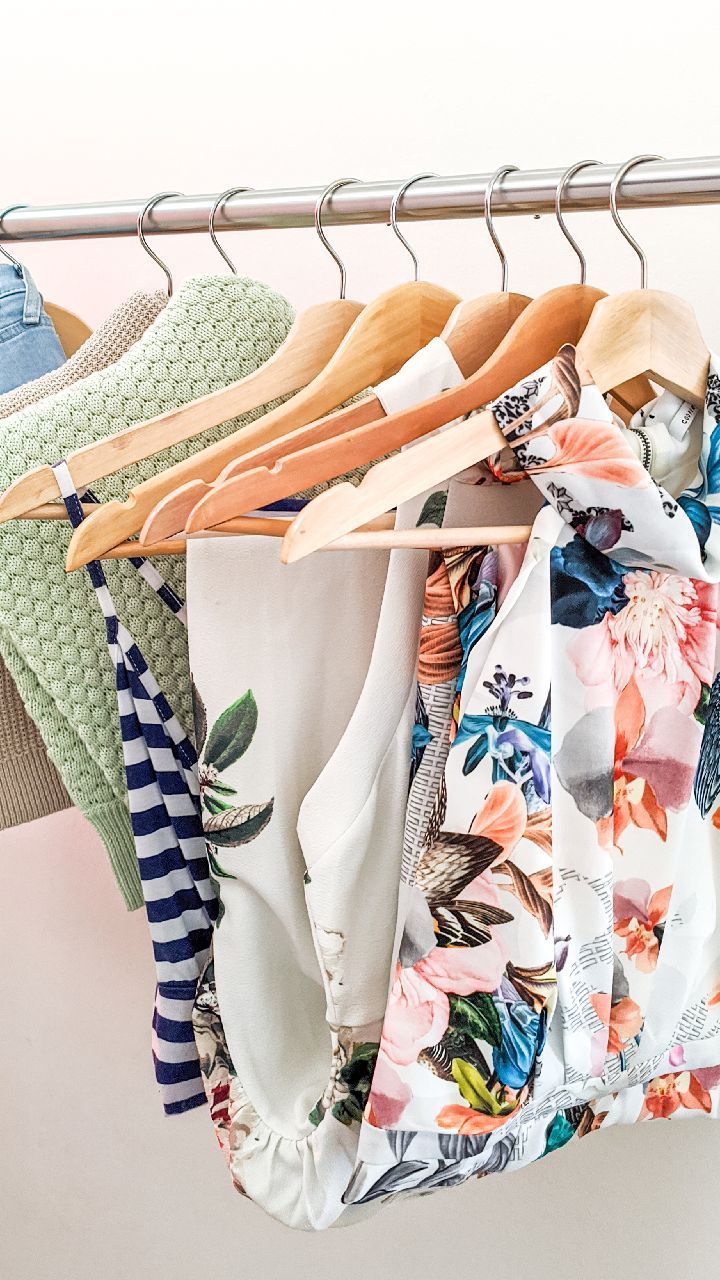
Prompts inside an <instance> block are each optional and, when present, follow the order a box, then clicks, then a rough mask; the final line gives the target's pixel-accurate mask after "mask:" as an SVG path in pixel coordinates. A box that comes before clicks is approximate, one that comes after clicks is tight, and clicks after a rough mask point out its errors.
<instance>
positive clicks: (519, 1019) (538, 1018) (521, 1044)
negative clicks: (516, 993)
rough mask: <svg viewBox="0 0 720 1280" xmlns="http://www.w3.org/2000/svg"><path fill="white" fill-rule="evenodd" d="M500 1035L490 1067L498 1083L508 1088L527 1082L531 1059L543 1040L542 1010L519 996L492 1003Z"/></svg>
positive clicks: (521, 1085) (520, 1085)
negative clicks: (537, 1009) (506, 1001)
mask: <svg viewBox="0 0 720 1280" xmlns="http://www.w3.org/2000/svg"><path fill="white" fill-rule="evenodd" d="M495 1007H496V1009H497V1012H498V1016H499V1018H500V1026H501V1028H502V1039H501V1042H500V1048H499V1049H496V1050H495V1051H494V1052H493V1071H494V1073H495V1075H496V1076H497V1078H498V1080H499V1081H500V1083H501V1084H504V1085H507V1087H508V1088H509V1089H522V1087H523V1085H525V1084H527V1082H528V1080H529V1078H530V1073H531V1072H532V1069H533V1066H534V1064H535V1060H536V1058H537V1057H538V1055H539V1054H540V1053H542V1049H543V1045H544V1043H545V1030H546V1019H545V1013H544V1011H543V1013H542V1014H539V1013H536V1012H535V1010H534V1009H531V1008H530V1005H529V1004H525V1002H524V1001H523V1000H517V1001H515V1002H514V1003H510V1004H507V1003H505V1002H504V1001H498V1002H497V1004H496V1006H495Z"/></svg>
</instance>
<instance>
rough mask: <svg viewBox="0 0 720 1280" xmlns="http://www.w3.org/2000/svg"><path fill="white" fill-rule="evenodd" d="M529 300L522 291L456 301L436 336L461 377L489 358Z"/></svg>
mask: <svg viewBox="0 0 720 1280" xmlns="http://www.w3.org/2000/svg"><path fill="white" fill-rule="evenodd" d="M531 301H532V299H531V298H528V297H527V296H526V295H525V294H524V293H488V294H483V296H482V297H480V298H468V299H467V300H466V301H463V302H460V303H458V305H457V307H456V308H455V310H454V311H453V313H452V315H451V316H450V319H449V320H448V322H447V324H446V325H445V328H444V329H443V331H442V333H441V334H440V337H441V338H442V340H443V342H444V343H445V344H446V346H447V347H448V348H449V349H450V353H451V355H452V357H453V359H454V360H455V363H456V364H457V365H458V367H459V369H460V371H461V373H462V374H463V377H465V378H467V377H469V376H470V375H471V374H473V373H475V372H476V371H477V370H478V369H479V368H480V367H481V365H483V364H484V363H485V361H486V360H488V359H489V358H490V356H491V355H492V353H493V351H496V350H497V348H498V347H499V345H500V343H501V342H502V340H503V338H504V337H505V335H506V334H507V333H508V332H509V330H510V328H511V327H512V325H513V324H514V323H515V321H516V320H517V318H518V316H520V315H521V314H522V312H523V311H524V310H525V308H526V307H527V306H529V305H530V302H531Z"/></svg>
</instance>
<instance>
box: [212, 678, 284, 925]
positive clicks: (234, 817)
mask: <svg viewBox="0 0 720 1280" xmlns="http://www.w3.org/2000/svg"><path fill="white" fill-rule="evenodd" d="M195 707H196V716H199V718H200V727H201V728H202V729H203V732H204V734H205V735H207V736H206V737H205V750H204V752H203V755H202V758H201V759H200V760H199V761H198V782H199V786H200V803H201V806H202V809H203V811H204V812H203V830H204V832H205V836H206V840H207V848H208V861H209V863H210V868H211V871H212V872H213V875H214V876H215V877H216V878H218V879H221V880H233V879H234V878H235V877H234V876H233V874H232V872H230V871H228V870H227V869H226V868H225V867H224V866H223V865H222V863H221V862H220V861H219V859H218V857H217V850H218V849H219V848H225V849H234V848H238V847H239V846H240V845H244V844H249V843H250V841H251V840H254V839H255V838H256V837H257V836H259V835H260V833H261V831H264V829H265V827H266V826H267V825H268V823H269V821H270V819H271V818H272V814H273V806H274V799H272V798H271V799H270V800H267V801H263V802H262V803H260V804H244V805H239V804H237V803H236V800H235V797H236V795H237V792H236V790H235V787H231V786H230V785H229V784H228V783H227V782H223V781H222V778H221V776H220V775H221V772H222V770H223V769H227V768H229V767H230V765H231V764H234V763H235V762H236V761H237V760H239V759H240V758H241V757H242V756H243V755H244V754H245V752H246V751H247V749H248V747H249V746H250V744H251V742H252V739H253V737H254V734H255V730H256V728H257V723H258V709H257V703H256V702H255V698H254V697H253V693H252V690H251V689H248V690H247V692H246V693H244V694H243V696H242V697H241V698H238V699H237V700H236V701H235V702H233V703H232V704H231V706H229V707H227V708H226V710H225V711H223V712H222V714H221V715H220V716H218V718H217V720H216V721H215V723H214V724H213V726H212V728H211V730H210V733H209V735H208V734H207V713H206V710H205V706H204V703H203V702H202V699H201V697H200V694H199V693H196V701H195ZM218 899H219V909H218V916H217V921H216V928H217V927H218V925H219V924H220V922H221V920H222V918H223V916H224V914H225V907H224V903H223V901H222V896H221V895H220V894H218Z"/></svg>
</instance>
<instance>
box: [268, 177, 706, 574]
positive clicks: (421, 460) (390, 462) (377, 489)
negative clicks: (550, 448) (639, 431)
mask: <svg viewBox="0 0 720 1280" xmlns="http://www.w3.org/2000/svg"><path fill="white" fill-rule="evenodd" d="M638 162H639V161H633V162H631V163H638ZM583 163H586V162H583ZM627 168H628V166H627V165H626V166H624V172H627ZM575 171H577V170H575ZM569 172H570V171H569ZM566 176H567V175H566ZM623 176H624V173H623V170H621V171H619V174H618V175H616V179H615V181H614V183H613V189H612V196H611V204H612V210H613V216H614V218H615V221H616V223H617V224H618V225H619V226H620V229H621V230H622V231H623V233H625V228H624V227H623V225H622V223H621V222H620V220H619V218H618V216H617V208H616V204H615V195H616V192H617V187H618V186H619V183H620V182H621V181H622V177H623ZM561 190H562V183H561V185H560V187H559V189H558V191H559V193H560V191H561ZM557 210H558V203H556V211H557ZM559 220H560V224H561V227H562V229H563V231H564V232H565V234H566V235H567V236H568V239H570V242H571V243H573V244H574V242H573V241H572V238H571V237H570V236H569V234H568V233H567V229H566V228H565V227H564V224H563V222H562V218H561V217H560V219H559ZM631 243H633V247H634V248H635V249H636V251H637V252H638V253H639V254H640V260H641V264H642V266H643V284H644V283H645V281H646V262H645V258H644V255H643V254H642V250H640V248H639V246H637V245H636V244H635V242H634V241H632V239H631ZM574 247H575V248H576V251H577V252H579V249H578V247H577V246H575V245H574ZM581 263H583V274H584V260H583V259H582V258H581ZM578 287H579V288H586V287H587V286H584V285H581V286H578ZM546 296H547V295H546ZM609 301H611V300H609ZM531 312H532V307H529V308H528V309H527V311H525V312H523V314H522V316H521V317H520V319H519V320H518V321H517V322H516V326H515V328H516V329H519V328H520V327H522V326H523V325H525V326H527V325H528V321H529V320H532V318H533V317H532V315H531ZM552 318H553V313H552V310H550V311H549V313H548V320H549V322H550V321H551V320H552ZM691 332H692V329H691ZM512 336H513V330H511V331H510V334H509V335H508V339H507V340H506V342H509V341H510V340H511V339H512ZM555 336H557V335H555ZM578 336H580V335H578ZM534 337H535V339H536V340H537V345H538V348H539V347H540V346H541V345H542V337H541V335H540V334H539V333H538V334H535V335H534ZM561 345H562V344H561ZM555 349H556V351H557V350H559V347H556V348H555ZM551 358H552V356H551V355H548V356H547V358H546V360H538V362H537V364H536V365H535V367H536V368H538V367H541V366H542V364H545V363H546V362H547V359H551ZM489 363H490V364H492V363H493V361H492V359H491V361H490V362H489ZM509 363H512V360H510V361H509ZM588 363H589V362H587V361H586V362H585V363H584V362H583V360H582V359H580V360H578V367H579V369H580V370H581V373H582V376H583V377H584V379H585V380H587V381H590V380H591V377H592V374H591V373H590V372H589V367H588ZM646 370H647V365H646V366H644V367H643V366H642V365H640V366H638V365H634V366H633V365H629V364H625V365H624V366H622V365H618V367H617V371H616V373H615V377H616V378H617V379H618V380H620V385H619V386H617V387H614V385H613V384H614V379H612V378H608V385H607V386H606V387H602V386H601V388H600V389H601V390H609V389H611V387H613V389H614V395H615V396H616V398H617V399H619V400H620V402H621V403H622V404H625V405H628V406H632V407H633V408H639V407H641V404H638V403H637V401H638V396H639V395H641V394H642V395H644V396H645V402H646V401H647V399H649V398H651V396H652V394H653V392H652V387H650V386H649V384H648V383H647V379H646V378H645V376H644V374H645V372H646ZM483 372H484V371H483V370H481V371H480V373H479V374H478V375H477V376H476V378H475V379H474V380H473V379H469V380H468V382H466V383H465V385H464V386H463V387H459V388H454V389H452V390H450V391H447V392H444V393H443V395H442V396H438V397H436V398H435V399H434V400H432V401H428V402H426V404H425V405H423V406H420V408H419V409H417V410H415V415H416V417H419V416H420V415H424V417H425V419H426V424H427V423H430V424H431V425H430V426H429V427H427V429H429V430H432V429H433V428H434V427H436V426H439V425H441V423H440V422H439V421H438V418H439V417H440V416H441V411H442V416H443V420H444V421H445V422H448V421H451V418H449V417H448V406H449V405H450V404H451V403H452V408H453V410H458V412H457V413H456V414H455V416H460V414H465V413H473V411H474V410H475V411H476V410H478V409H480V408H481V407H482V404H483V399H482V398H481V395H480V394H479V384H480V383H481V382H482V380H483ZM593 372H594V371H593ZM705 372H707V366H705ZM526 374H527V370H526ZM638 375H642V376H638ZM520 376H523V375H520ZM623 379H631V380H630V381H626V382H623V381H622V380H623ZM517 380H518V379H515V381H517ZM593 380H594V379H593ZM473 383H474V386H473ZM512 385H513V380H508V381H507V382H506V388H507V387H510V386H512ZM645 388H647V389H649V392H650V395H649V396H648V395H647V391H646V390H645ZM473 393H474V394H473ZM498 394H501V393H498ZM488 398H490V397H488ZM493 398H494V397H493ZM472 400H474V404H473V403H471V401H472ZM443 402H445V403H444V408H443ZM485 402H486V401H485ZM402 416H403V415H400V414H397V415H394V423H393V420H392V419H388V420H387V422H386V423H385V427H386V432H388V431H389V430H390V431H391V434H393V439H395V440H397V439H398V437H399V436H402V435H405V431H404V428H405V426H406V424H405V423H403V422H402V421H401V418H402ZM374 426H375V424H372V425H371V426H370V427H369V428H366V429H365V431H366V434H367V435H368V436H369V435H370V433H372V432H373V430H374ZM393 426H394V433H393V432H392V430H391V428H392V427H393ZM360 435H361V432H358V433H356V440H357V437H358V436H360ZM503 446H504V437H503V435H502V433H501V431H500V429H499V427H498V426H497V423H496V422H495V419H494V417H493V415H492V412H491V411H489V410H487V411H486V412H484V413H482V414H479V415H477V416H474V417H472V418H470V419H468V420H467V421H465V422H460V423H457V424H455V425H453V426H452V427H449V428H448V430H447V431H446V432H444V433H442V434H441V435H439V436H436V437H434V438H433V439H430V440H426V441H423V442H421V443H420V444H419V445H417V446H416V447H415V448H414V449H413V450H412V451H411V452H410V453H408V454H405V455H401V456H399V457H395V458H389V459H387V460H385V461H383V462H380V463H377V464H376V465H375V466H374V467H373V468H372V469H371V471H369V472H368V474H367V475H366V476H365V477H364V479H363V480H362V482H361V484H360V485H359V486H358V488H357V489H355V488H353V486H352V485H347V484H344V485H338V486H335V487H334V488H333V489H331V490H329V491H327V492H326V493H322V494H320V495H319V496H318V497H317V498H315V499H314V500H313V502H311V503H310V504H309V505H308V506H307V507H306V508H305V510H304V511H302V512H300V513H299V514H298V516H296V518H295V520H294V521H293V523H292V525H291V526H290V529H289V530H288V532H287V534H286V535H285V538H284V540H283V547H282V550H281V558H282V559H283V560H284V561H286V562H288V563H289V562H291V561H294V560H297V559H301V558H302V557H303V556H305V555H308V554H309V553H310V552H311V551H313V550H317V549H319V548H320V547H322V546H324V545H326V544H327V543H328V542H331V541H334V540H335V539H336V538H337V537H339V536H341V535H342V534H344V533H346V532H348V531H349V530H351V529H352V528H353V527H354V526H356V525H357V524H359V523H360V521H361V520H362V521H367V520H368V519H372V518H373V516H374V515H375V514H376V512H379V511H381V510H388V509H389V508H390V507H392V506H395V505H397V504H398V503H400V502H402V501H406V500H408V498H410V497H414V496H417V495H418V494H419V493H422V492H424V490H425V489H428V488H432V487H433V486H434V485H435V484H437V483H440V482H442V481H444V480H446V479H448V478H449V477H450V476H452V475H455V474H457V473H458V471H461V470H463V469H464V468H465V467H468V466H470V465H472V464H473V463H475V462H479V461H482V460H483V459H484V458H487V457H489V456H491V454H492V453H494V452H496V451H497V450H498V449H500V448H502V447H503ZM320 447H322V446H320ZM361 451H362V450H361ZM386 451H387V450H386ZM352 453H353V459H354V457H355V453H356V449H353V450H352ZM354 465H357V464H355V463H354ZM300 469H301V470H302V472H303V477H305V476H307V474H308V473H309V472H310V471H311V470H312V471H315V470H316V468H309V467H306V466H304V467H302V468H300Z"/></svg>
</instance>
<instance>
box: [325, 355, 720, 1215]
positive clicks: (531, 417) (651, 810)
mask: <svg viewBox="0 0 720 1280" xmlns="http://www.w3.org/2000/svg"><path fill="white" fill-rule="evenodd" d="M715 367H716V366H715V361H713V368H712V370H711V380H710V381H711V388H710V391H709V394H708V401H707V407H706V412H705V417H704V436H703V440H702V442H701V451H700V458H699V464H698V463H697V455H696V470H695V474H694V476H693V482H692V484H691V485H690V486H689V487H688V488H687V489H686V490H685V492H684V493H683V494H682V495H680V497H679V498H678V500H677V501H676V500H675V499H674V498H673V497H671V495H669V494H668V493H667V492H665V491H663V489H662V488H661V487H660V486H659V485H658V484H657V483H655V482H653V480H651V479H650V477H649V476H648V474H647V472H646V471H644V470H643V468H642V466H641V464H640V462H639V461H638V460H637V458H636V457H635V455H634V453H633V452H632V451H631V449H630V448H629V447H628V444H627V442H626V440H625V439H624V433H623V432H622V431H621V430H619V429H618V427H617V425H616V424H615V423H612V422H611V415H610V414H609V411H608V410H607V409H606V406H605V404H604V401H603V400H602V397H601V396H600V395H599V394H598V393H597V392H596V391H595V389H594V388H592V387H584V388H583V389H582V391H580V388H579V379H578V378H577V375H576V372H575V368H574V364H573V353H572V351H571V350H570V349H566V350H565V351H563V352H562V353H561V354H560V356H559V357H558V360H557V361H556V362H555V364H554V366H553V367H552V368H548V369H545V370H541V371H540V372H539V373H538V374H537V375H535V377H533V378H531V379H528V380H527V381H525V382H524V383H523V384H522V385H521V386H519V387H517V388H515V389H514V390H513V392H512V393H510V394H508V396H506V397H503V398H501V400H500V402H499V403H498V404H497V405H495V406H493V409H494V412H495V415H496V419H497V421H498V423H499V425H500V426H501V428H502V430H503V431H504V433H505V435H506V437H507V439H508V441H509V443H510V444H511V447H512V448H513V450H514V452H515V456H516V458H517V459H518V461H519V462H520V465H521V466H522V467H523V468H524V469H525V470H526V471H527V473H528V475H529V476H530V478H531V479H532V480H533V481H534V482H535V484H537V486H538V488H539V489H540V491H541V492H542V494H543V495H544V496H545V498H546V499H547V500H548V505H547V506H546V507H544V508H543V510H542V511H541V512H540V513H539V514H538V516H537V518H536V521H535V525H534V529H533V534H532V536H531V539H530V542H529V544H528V549H527V552H526V555H525V560H524V563H523V566H522V569H521V571H520V574H519V576H518V578H517V580H516V581H515V582H514V583H513V585H512V586H511V588H510V591H509V592H508V594H507V596H506V598H505V600H504V602H503V603H502V605H501V606H500V608H497V607H496V602H495V600H494V598H493V592H486V591H480V592H478V594H477V598H476V600H475V601H473V602H472V604H471V606H470V610H469V612H468V615H467V617H466V620H465V626H464V627H459V638H460V639H461V646H462V663H461V668H460V676H459V679H458V684H459V691H458V697H457V702H456V709H455V723H452V722H451V737H452V745H451V747H450V749H449V752H448V755H447V763H446V766H445V770H444V777H443V779H442V782H441V785H440V787H439V790H438V794H437V800H436V808H435V811H434V813H433V815H432V818H431V821H430V824H429V831H430V838H429V841H428V843H427V845H426V847H425V849H424V851H423V853H422V856H421V858H420V861H419V863H418V865H417V868H416V870H415V873H414V877H413V886H412V891H411V894H410V895H409V905H408V909H407V911H406V917H405V925H404V933H403V938H402V945H401V949H400V953H399V961H398V964H397V968H396V974H395V980H394V984H393V987H392V991H391V994H390V999H389V1003H388V1009H387V1012H386V1015H385V1021H384V1026H383V1033H382V1039H381V1042H380V1051H379V1059H378V1065H377V1068H376V1071H375V1075H374V1078H373V1082H372V1085H371V1089H370V1095H369V1100H368V1105H367V1108H366V1111H365V1115H364V1118H363V1121H362V1132H361V1136H360V1142H359V1157H360V1158H359V1162H358V1167H357V1169H356V1171H355V1175H354V1177H353V1180H352V1183H351V1185H350V1187H349V1188H348V1190H347V1192H346V1196H345V1199H346V1201H347V1202H349V1203H352V1204H363V1203H366V1202H372V1201H374V1200H375V1199H376V1198H377V1197H380V1196H383V1197H385V1196H388V1195H395V1194H402V1193H406V1192H409V1191H412V1190H419V1189H429V1188H431V1187H437V1186H447V1185H454V1184H455V1183H457V1182H459V1181H462V1180H464V1179H465V1178H467V1177H470V1176H473V1175H477V1174H478V1173H487V1172H497V1171H499V1170H501V1169H504V1168H506V1167H507V1168H517V1167H520V1166H522V1165H523V1164H526V1163H528V1162H530V1161H532V1160H534V1159H538V1158H539V1157H541V1156H542V1155H544V1154H546V1152H547V1151H549V1150H553V1149H554V1148H556V1147H558V1146H561V1145H563V1144H564V1143H565V1142H567V1141H568V1140H569V1139H570V1138H572V1137H573V1136H574V1135H575V1134H579V1135H582V1134H584V1133H587V1132H589V1131H590V1130H591V1129H596V1128H599V1127H601V1126H603V1125H607V1126H610V1125H612V1124H616V1123H633V1122H636V1121H638V1120H644V1119H651V1118H654V1117H657V1116H670V1115H675V1116H681V1115H683V1114H696V1115H702V1114H705V1115H712V1116H717V1115H718V1114H719V1113H720V1024H719V1022H718V1019H719V1018H720V955H719V950H718V935H717V916H716V911H715V896H716V895H715V873H714V870H713V867H714V862H715V861H716V857H717V843H718V836H717V829H716V826H715V823H714V821H713V820H712V819H711V813H712V810H713V808H714V806H715V805H716V804H717V800H718V796H719V795H720V773H719V772H718V768H717V743H716V741H715V737H716V727H715V726H716V723H717V716H718V699H719V698H720V681H718V678H717V677H716V657H715V646H716V640H715V635H716V623H717V605H718V588H717V583H718V580H719V579H720V534H718V530H717V526H716V525H715V523H714V521H713V519H712V512H713V511H717V510H720V494H719V493H718V492H717V489H718V487H720V486H718V477H717V476H716V475H715V474H714V464H713V462H712V459H713V456H714V453H715V452H716V449H717V439H719V438H720V425H719V424H718V409H719V408H720V405H719V404H718V400H717V396H716V393H715V391H714V386H715ZM686 409H687V406H686ZM653 412H654V413H655V414H656V415H657V419H656V421H658V422H660V423H662V422H663V421H665V422H669V423H672V421H673V419H675V418H676V416H677V399H676V397H672V396H671V397H669V399H668V400H667V401H666V402H665V404H663V397H661V398H660V400H659V401H658V402H657V403H656V405H655V406H654V410H653ZM683 416H684V417H686V418H687V419H688V420H689V419H690V418H691V417H692V415H691V414H690V413H689V411H688V412H687V413H685V414H684V415H683ZM550 424H553V425H550ZM476 554H477V556H478V558H479V559H480V562H481V563H482V559H483V557H484V554H485V553H483V552H482V551H480V552H478V553H476ZM528 635H532V636H533V644H532V645H530V646H529V645H528V644H527V637H528ZM551 689H552V737H551V727H550V691H551ZM693 780H694V783H693ZM471 958H472V959H473V960H474V964H471V963H470V960H471Z"/></svg>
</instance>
